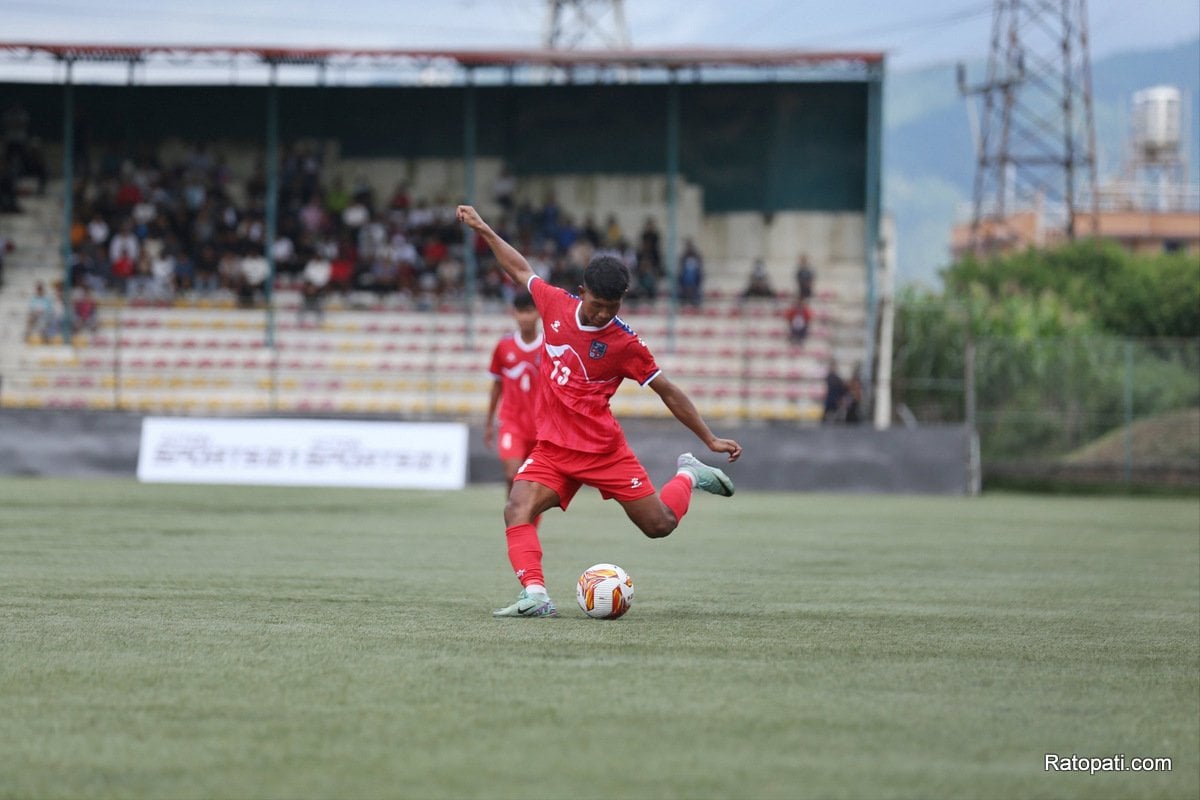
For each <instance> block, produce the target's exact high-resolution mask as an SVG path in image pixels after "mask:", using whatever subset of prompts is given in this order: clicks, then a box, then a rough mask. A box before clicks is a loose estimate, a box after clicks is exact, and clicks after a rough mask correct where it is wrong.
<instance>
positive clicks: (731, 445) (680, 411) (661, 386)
mask: <svg viewBox="0 0 1200 800" xmlns="http://www.w3.org/2000/svg"><path fill="white" fill-rule="evenodd" d="M650 388H651V389H653V390H654V391H655V393H656V394H658V396H659V399H661V400H662V401H663V405H665V406H666V407H667V410H668V411H670V412H671V414H672V415H674V417H675V419H677V420H679V421H680V422H682V423H683V424H684V425H685V426H687V428H688V430H690V431H691V432H692V433H694V434H696V436H697V437H699V439H700V441H702V442H704V445H705V447H707V448H708V449H709V450H712V451H713V452H714V453H726V454H727V455H728V456H729V460H730V461H737V460H738V458H740V457H741V455H742V446H741V445H740V444H738V443H737V442H735V441H734V440H733V439H722V438H721V437H719V436H717V435H716V434H715V433H713V432H712V429H710V428H709V427H708V423H706V422H705V421H704V418H703V417H701V416H700V412H699V411H697V410H696V405H695V404H694V403H693V402H692V400H691V398H690V397H688V396H687V395H686V394H685V393H684V391H683V390H682V389H680V388H679V387H678V386H676V385H675V384H673V383H671V381H669V380H667V376H666V375H663V374H662V373H661V372H660V373H659V374H658V375H657V376H655V378H654V379H653V380H652V381H650Z"/></svg>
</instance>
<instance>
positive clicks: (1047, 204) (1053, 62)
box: [958, 0, 1097, 254]
mask: <svg viewBox="0 0 1200 800" xmlns="http://www.w3.org/2000/svg"><path fill="white" fill-rule="evenodd" d="M958 83H959V90H960V91H961V92H962V94H963V95H964V96H970V95H975V96H978V98H979V101H978V105H979V117H978V126H977V133H976V151H977V161H976V169H975V186H974V212H973V215H972V219H971V239H972V244H973V248H974V250H975V252H976V254H982V253H984V252H985V251H987V250H988V249H990V248H992V247H995V246H1000V247H1003V246H1004V244H1006V243H1007V242H1009V241H1012V240H1015V239H1016V238H1017V237H1016V234H1015V232H1014V231H1013V229H1012V228H1011V226H1010V218H1011V215H1012V214H1013V213H1014V212H1018V211H1031V210H1032V211H1034V212H1035V213H1036V214H1038V215H1039V217H1041V216H1042V214H1043V213H1044V215H1045V217H1044V218H1045V221H1046V227H1047V228H1050V229H1053V228H1059V229H1060V230H1061V231H1062V232H1063V233H1064V234H1065V235H1066V237H1067V238H1068V239H1074V238H1075V237H1076V235H1078V234H1081V233H1088V232H1094V231H1095V225H1096V213H1097V208H1096V191H1095V190H1096V132H1095V126H1094V123H1093V119H1092V69H1091V58H1090V56H1089V53H1088V29H1087V0H995V3H994V5H993V10H992V39H991V51H990V54H989V57H988V66H987V79H986V80H985V81H984V82H983V83H982V84H979V85H977V86H968V85H967V80H966V68H965V66H964V65H962V64H960V65H959V67H958ZM1084 219H1086V220H1087V222H1088V224H1087V225H1084V224H1082V223H1083V221H1084ZM1039 225H1040V221H1039Z"/></svg>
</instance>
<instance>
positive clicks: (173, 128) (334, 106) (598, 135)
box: [0, 83, 867, 213]
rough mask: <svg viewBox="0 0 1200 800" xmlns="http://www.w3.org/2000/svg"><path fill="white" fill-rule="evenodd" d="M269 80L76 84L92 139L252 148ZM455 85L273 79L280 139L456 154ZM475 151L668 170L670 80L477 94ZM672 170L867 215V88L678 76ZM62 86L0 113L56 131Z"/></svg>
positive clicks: (728, 188) (34, 89)
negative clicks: (18, 112) (26, 117)
mask: <svg viewBox="0 0 1200 800" xmlns="http://www.w3.org/2000/svg"><path fill="white" fill-rule="evenodd" d="M266 91H267V90H266V88H264V87H250V86H132V87H129V86H76V87H75V88H74V93H75V105H76V108H77V109H79V110H80V111H81V112H82V114H83V116H84V119H85V120H86V123H85V125H84V128H85V130H86V132H87V138H88V139H89V140H90V142H91V143H92V144H93V145H96V144H101V143H109V142H116V143H120V142H135V143H153V142H156V141H159V140H162V139H164V138H167V137H171V136H176V137H180V138H183V139H185V140H198V139H204V140H221V139H226V140H235V141H244V142H247V143H260V142H262V140H263V138H264V136H265V130H266V121H265V115H266V100H265V95H266ZM464 91H465V90H464V89H463V88H462V87H452V88H416V87H395V88H392V87H388V88H382V87H371V88H344V87H338V88H316V87H314V88H309V87H281V88H280V89H279V92H280V102H279V109H280V121H279V130H280V136H281V137H282V138H283V139H284V140H285V141H286V140H289V139H294V138H299V137H307V136H316V137H322V138H336V139H339V140H340V141H341V143H342V152H343V154H344V155H346V156H351V157H353V156H368V155H369V156H395V157H447V158H455V157H459V156H461V154H462V152H463V113H464V94H463V93H464ZM476 92H477V107H478V112H479V125H478V149H477V152H478V154H479V155H481V156H496V157H500V158H503V159H505V160H506V161H507V162H508V163H509V164H510V165H511V166H512V168H513V170H514V171H515V172H516V173H517V174H518V175H521V174H527V175H528V174H555V173H579V172H583V173H588V172H609V173H643V174H646V173H659V174H661V173H663V172H665V168H666V109H667V92H668V87H667V86H665V85H661V84H656V85H633V86H630V85H622V86H618V85H584V86H501V87H490V86H489V87H479V88H478V89H476ZM679 93H680V94H679V96H680V117H681V120H680V122H681V124H680V170H681V171H682V173H683V175H684V177H685V178H686V179H687V180H688V181H689V182H692V183H697V184H699V185H701V186H703V187H704V202H705V209H706V211H709V212H726V211H742V210H752V211H763V212H768V213H769V212H775V211H783V210H819V211H847V210H848V211H861V210H862V209H863V207H864V205H865V202H866V201H865V193H864V187H865V184H866V142H867V136H866V127H867V110H866V109H867V89H866V84H863V83H763V84H744V83H730V84H711V83H705V84H683V85H680V87H679ZM62 94H63V89H62V87H61V86H54V85H45V84H0V108H7V107H8V105H9V104H11V103H12V102H14V101H18V100H19V101H20V102H22V103H23V104H24V105H25V106H26V108H28V109H29V111H30V113H31V114H32V117H33V127H34V132H35V133H36V134H37V135H40V136H42V137H43V138H44V139H46V140H48V141H58V140H60V139H61V135H62V110H61V109H62Z"/></svg>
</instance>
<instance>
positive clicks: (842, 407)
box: [821, 361, 847, 422]
mask: <svg viewBox="0 0 1200 800" xmlns="http://www.w3.org/2000/svg"><path fill="white" fill-rule="evenodd" d="M846 397H847V395H846V382H845V381H844V380H842V376H841V375H839V374H838V368H837V362H836V361H830V362H829V370H828V371H827V372H826V373H825V412H824V414H823V415H822V417H821V419H822V420H823V421H824V422H844V421H845V417H846Z"/></svg>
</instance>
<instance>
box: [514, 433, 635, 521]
mask: <svg viewBox="0 0 1200 800" xmlns="http://www.w3.org/2000/svg"><path fill="white" fill-rule="evenodd" d="M515 480H518V481H532V482H533V483H540V484H541V485H542V486H545V487H547V488H549V489H553V490H554V491H555V492H557V493H558V505H559V507H560V508H562V510H563V511H566V510H567V506H568V505H570V503H571V498H573V497H574V496H575V493H576V492H578V491H579V487H580V486H582V485H583V484H585V483H586V484H587V485H588V486H594V487H596V488H597V489H599V490H600V496H601V497H603V498H604V499H605V500H610V499H614V498H615V499H617V500H641V499H642V498H643V497H649V496H650V495H652V494H654V493H655V492H656V491H657V490H656V489H655V488H654V484H653V483H651V482H650V476H649V475H648V474H646V468H645V467H643V466H642V462H640V461H638V458H637V456H635V455H634V454H633V451H632V450H630V449H629V445H628V444H625V443H622V444H621V447H620V448H619V449H617V450H616V451H615V452H612V453H580V452H578V451H576V450H568V449H566V448H565V447H559V446H558V445H556V444H551V443H550V442H538V443H537V445H536V446H535V447H534V448H533V452H532V453H530V454H529V458H527V459H525V463H524V464H522V465H521V468H520V469H519V470H517V475H516V477H515Z"/></svg>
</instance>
